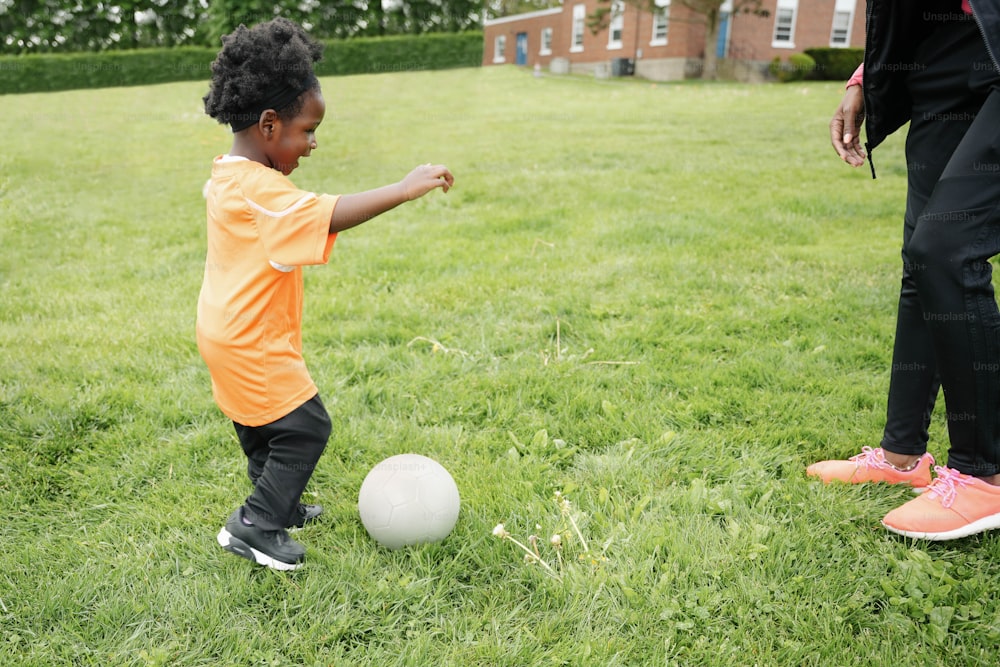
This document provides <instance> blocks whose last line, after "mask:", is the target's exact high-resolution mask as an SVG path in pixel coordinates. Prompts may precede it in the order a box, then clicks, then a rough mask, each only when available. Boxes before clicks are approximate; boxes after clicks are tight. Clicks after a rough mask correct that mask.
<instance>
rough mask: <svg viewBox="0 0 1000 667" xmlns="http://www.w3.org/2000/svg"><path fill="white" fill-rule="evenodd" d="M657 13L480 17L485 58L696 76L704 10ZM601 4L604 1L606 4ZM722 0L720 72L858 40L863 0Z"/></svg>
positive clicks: (674, 8)
mask: <svg viewBox="0 0 1000 667" xmlns="http://www.w3.org/2000/svg"><path fill="white" fill-rule="evenodd" d="M656 5H657V7H658V8H659V10H658V11H657V12H655V13H651V12H646V11H639V10H638V9H636V8H635V7H634V6H633V5H630V4H626V3H625V2H621V1H620V0H612V4H611V5H610V7H611V12H610V14H609V15H608V19H609V20H608V21H607V23H608V25H607V27H605V28H603V29H601V30H600V31H598V32H597V33H594V32H592V31H591V29H590V28H589V27H588V26H587V22H588V17H589V16H591V15H592V14H593V13H594V11H595V10H596V9H597V8H598V6H599V5H598V1H597V0H564V2H563V4H562V5H561V6H560V7H556V8H553V9H544V10H541V11H535V12H529V13H526V14H517V15H514V16H505V17H502V18H497V19H491V20H487V21H485V22H484V26H483V28H484V30H483V32H484V40H485V44H484V45H483V46H484V48H483V65H495V64H503V63H511V64H517V65H524V66H527V67H534V66H535V65H538V66H540V67H541V68H543V69H547V70H551V71H553V72H558V73H566V72H574V73H579V72H594V73H596V74H598V75H620V74H629V73H632V72H633V71H634V73H635V74H636V75H637V76H641V77H644V78H647V79H650V80H653V81H667V80H675V79H682V78H688V77H697V76H700V74H701V70H702V62H703V60H702V59H703V57H704V53H705V48H706V46H708V45H706V44H705V26H704V24H703V23H702V22H701V20H700V19H701V17H700V16H698V15H697V14H694V13H693V12H692V11H691V10H690V9H688V8H687V7H685V6H684V5H683V4H681V3H680V2H677V3H671V2H670V0H656ZM603 6H604V7H605V8H607V7H608V5H607V4H605V5H603ZM729 6H731V0H730V1H729V2H727V3H726V4H725V5H723V18H722V21H721V23H720V30H719V36H718V40H717V43H716V44H713V45H710V47H711V48H713V49H714V50H715V54H716V56H717V57H718V62H719V67H720V70H721V71H722V73H723V74H727V73H728V74H729V75H730V76H736V77H737V78H754V77H755V76H760V75H761V74H762V73H764V72H766V71H767V66H768V64H769V63H770V62H771V60H772V59H774V58H775V57H779V58H781V59H782V60H787V58H788V56H789V55H791V54H793V53H801V52H802V51H804V50H805V49H808V48H814V47H849V46H852V47H863V46H864V34H865V0H763V2H762V8H763V9H765V10H767V11H768V13H769V15H768V16H767V17H760V16H754V15H751V14H731V13H730V12H729V11H727V7H729Z"/></svg>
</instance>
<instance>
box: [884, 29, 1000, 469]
mask: <svg viewBox="0 0 1000 667" xmlns="http://www.w3.org/2000/svg"><path fill="white" fill-rule="evenodd" d="M987 61H988V56H986V54H985V50H984V48H983V45H982V39H981V37H980V36H979V35H978V32H977V30H976V27H975V23H974V22H973V21H971V20H968V21H959V22H951V23H946V24H942V25H939V26H938V27H937V29H936V30H935V31H934V32H933V33H932V34H931V36H930V38H929V39H927V40H926V41H925V42H924V43H923V44H922V45H921V47H920V49H919V50H918V53H917V66H916V67H914V70H913V73H912V74H911V75H910V77H909V87H910V92H911V97H912V98H913V113H912V117H911V122H910V128H909V132H908V133H907V139H906V161H907V198H906V213H905V216H904V227H903V249H902V260H903V275H902V282H901V286H900V296H899V306H898V314H897V320H896V338H895V344H894V348H893V359H892V372H891V376H890V383H889V400H888V405H887V410H886V425H885V431H884V434H883V438H882V447H883V449H884V450H885V451H886V452H887V459H889V460H890V462H893V463H904V462H907V461H908V460H913V459H914V458H915V457H916V456H919V455H920V454H922V453H923V452H925V451H926V449H927V441H928V432H927V428H928V425H929V424H930V418H931V412H932V411H933V408H934V404H935V400H936V397H937V394H938V390H939V387H940V384H941V383H940V379H939V360H938V358H937V353H936V347H935V344H934V340H933V335H932V328H931V324H932V323H931V322H930V321H929V320H928V314H927V312H926V309H925V304H924V303H923V302H922V299H921V294H920V286H919V283H918V279H919V278H920V277H921V276H926V272H927V269H928V266H929V264H928V262H929V261H930V260H929V259H928V253H929V254H930V256H931V257H932V258H933V257H938V256H940V255H938V254H937V252H938V249H937V248H933V247H932V248H923V247H920V248H918V253H919V255H917V256H915V255H914V252H913V236H914V232H915V231H916V230H917V227H918V223H919V221H920V219H921V215H922V214H923V213H924V211H925V210H926V208H927V205H928V202H929V201H930V199H931V196H932V194H933V192H934V189H935V187H936V185H937V183H938V181H939V180H940V179H941V176H942V174H943V173H944V170H945V167H946V165H947V164H948V162H949V160H950V159H951V157H952V155H953V154H954V152H955V150H956V149H957V147H958V146H959V144H960V143H961V141H962V140H963V138H964V137H965V136H966V134H967V133H968V130H969V129H970V127H971V125H972V122H973V119H974V118H975V117H976V114H977V112H978V110H979V108H980V107H981V106H982V104H983V102H984V100H985V98H986V95H987V93H988V90H989V87H988V85H985V83H986V82H985V81H980V80H977V75H978V72H980V71H983V72H987V71H988V67H986V62H987ZM972 63H976V64H978V65H982V67H976V68H971V69H970V64H972ZM970 72H971V73H972V75H970ZM980 78H982V77H980ZM893 458H895V460H893Z"/></svg>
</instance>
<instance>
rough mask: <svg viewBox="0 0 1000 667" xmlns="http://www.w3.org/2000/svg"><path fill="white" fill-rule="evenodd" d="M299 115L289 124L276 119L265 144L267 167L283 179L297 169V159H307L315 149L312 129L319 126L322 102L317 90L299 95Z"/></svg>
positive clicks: (323, 110) (314, 130) (322, 110)
mask: <svg viewBox="0 0 1000 667" xmlns="http://www.w3.org/2000/svg"><path fill="white" fill-rule="evenodd" d="M303 96H304V97H303V103H302V111H300V112H299V114H298V115H297V116H295V117H294V118H292V119H291V120H287V121H285V120H281V119H276V120H275V122H274V133H273V134H272V135H271V136H270V137H269V141H268V142H267V150H266V153H267V158H268V160H269V161H270V163H271V167H273V168H274V169H277V170H278V171H280V172H281V173H282V174H284V175H285V176H288V175H289V174H290V173H292V172H293V171H295V168H296V167H298V166H299V158H300V157H309V154H310V153H311V152H312V151H313V150H314V149H315V148H316V146H317V144H316V128H317V127H319V124H320V123H321V122H323V116H324V115H325V114H326V102H324V101H323V95H322V94H321V93H320V91H319V89H318V88H315V89H312V90H308V91H306V92H305V93H303Z"/></svg>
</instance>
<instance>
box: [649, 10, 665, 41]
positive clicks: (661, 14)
mask: <svg viewBox="0 0 1000 667" xmlns="http://www.w3.org/2000/svg"><path fill="white" fill-rule="evenodd" d="M668 30H670V0H656V11H655V12H654V13H653V37H652V39H650V40H649V45H650V46H663V45H664V44H666V43H667V31H668Z"/></svg>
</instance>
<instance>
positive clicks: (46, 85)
mask: <svg viewBox="0 0 1000 667" xmlns="http://www.w3.org/2000/svg"><path fill="white" fill-rule="evenodd" d="M325 45H326V49H325V51H324V55H323V60H322V61H321V62H319V63H318V64H317V67H316V74H317V75H319V76H332V75H344V74H370V73H375V72H396V71H407V70H432V69H448V68H453V67H477V66H479V65H480V64H481V62H482V58H483V35H482V33H480V32H465V33H435V34H427V35H406V36H393V37H359V38H356V39H345V40H330V41H326V42H325ZM216 53H217V49H212V48H201V47H178V48H164V49H136V50H127V51H102V52H97V53H68V54H37V55H25V56H0V94H10V93H30V92H49V91H56V90H69V89H73V88H107V87H112V86H144V85H150V84H156V83H168V82H170V81H198V80H205V81H207V80H208V78H209V76H210V65H211V63H212V60H214V59H215V55H216Z"/></svg>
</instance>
